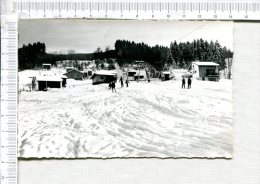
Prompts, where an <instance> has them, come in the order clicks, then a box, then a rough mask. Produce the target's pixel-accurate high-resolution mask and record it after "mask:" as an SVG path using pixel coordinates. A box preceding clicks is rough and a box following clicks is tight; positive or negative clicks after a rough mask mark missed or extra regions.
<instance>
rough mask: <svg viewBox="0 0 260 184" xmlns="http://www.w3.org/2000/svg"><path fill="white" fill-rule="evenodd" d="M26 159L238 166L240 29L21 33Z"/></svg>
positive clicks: (54, 24)
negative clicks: (234, 161)
mask: <svg viewBox="0 0 260 184" xmlns="http://www.w3.org/2000/svg"><path fill="white" fill-rule="evenodd" d="M18 29H19V30H18V47H19V49H18V62H19V63H18V64H19V66H18V70H19V72H18V84H19V88H18V90H19V94H18V101H19V103H18V156H19V157H20V158H232V152H233V141H232V138H233V130H232V127H233V102H232V63H233V62H234V61H233V23H232V22H231V21H221V22H220V21H154V20H153V21H151V20H145V21H138V20H86V19H74V20H71V19H31V20H19V23H18Z"/></svg>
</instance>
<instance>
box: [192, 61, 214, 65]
mask: <svg viewBox="0 0 260 184" xmlns="http://www.w3.org/2000/svg"><path fill="white" fill-rule="evenodd" d="M192 64H195V65H199V66H219V64H218V63H215V62H206V61H205V62H193V63H192Z"/></svg>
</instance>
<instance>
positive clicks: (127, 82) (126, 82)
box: [125, 79, 129, 88]
mask: <svg viewBox="0 0 260 184" xmlns="http://www.w3.org/2000/svg"><path fill="white" fill-rule="evenodd" d="M125 84H126V87H127V88H128V84H129V81H128V80H127V79H126V81H125Z"/></svg>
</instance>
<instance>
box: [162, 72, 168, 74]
mask: <svg viewBox="0 0 260 184" xmlns="http://www.w3.org/2000/svg"><path fill="white" fill-rule="evenodd" d="M162 73H163V74H170V72H162Z"/></svg>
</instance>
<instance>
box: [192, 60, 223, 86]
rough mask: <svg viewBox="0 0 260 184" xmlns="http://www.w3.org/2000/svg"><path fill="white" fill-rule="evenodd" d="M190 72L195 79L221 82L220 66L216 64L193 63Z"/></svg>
mask: <svg viewBox="0 0 260 184" xmlns="http://www.w3.org/2000/svg"><path fill="white" fill-rule="evenodd" d="M189 72H191V73H192V75H193V78H196V79H199V80H207V81H218V80H219V64H218V63H215V62H198V61H196V62H192V64H191V66H190V67H189Z"/></svg>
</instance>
